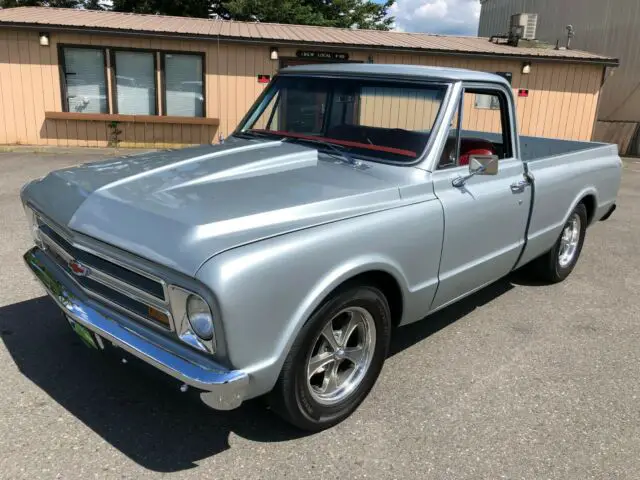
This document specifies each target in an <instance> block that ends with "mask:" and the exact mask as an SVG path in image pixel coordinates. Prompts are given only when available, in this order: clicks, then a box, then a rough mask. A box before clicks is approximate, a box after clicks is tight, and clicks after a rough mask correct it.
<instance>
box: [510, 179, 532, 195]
mask: <svg viewBox="0 0 640 480" xmlns="http://www.w3.org/2000/svg"><path fill="white" fill-rule="evenodd" d="M527 185H529V182H528V181H526V180H520V181H519V182H514V183H512V184H511V191H512V192H513V193H522V192H524V189H525V188H527Z"/></svg>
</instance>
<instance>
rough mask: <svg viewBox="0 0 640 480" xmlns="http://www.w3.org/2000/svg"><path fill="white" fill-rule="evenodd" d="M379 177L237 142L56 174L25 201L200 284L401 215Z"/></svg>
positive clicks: (274, 145)
mask: <svg viewBox="0 0 640 480" xmlns="http://www.w3.org/2000/svg"><path fill="white" fill-rule="evenodd" d="M319 155H320V157H321V158H319ZM380 167H384V166H382V165H380ZM375 168H376V166H370V165H365V166H364V167H360V168H358V167H355V166H354V165H351V164H349V163H346V162H343V161H338V160H336V159H335V158H334V157H332V156H328V155H324V154H319V153H318V151H317V150H316V149H314V148H309V147H307V146H304V145H300V144H292V143H287V142H280V141H265V140H244V139H238V138H231V139H229V140H228V141H227V142H226V143H225V144H223V145H218V146H211V145H207V146H201V147H195V148H188V149H182V150H167V151H161V152H153V153H146V154H142V155H134V156H129V157H122V158H116V159H112V160H107V161H102V162H97V163H91V164H85V165H80V166H77V167H73V168H68V169H63V170H59V171H55V172H52V173H50V174H49V175H47V176H46V177H44V178H43V179H41V180H39V181H35V182H32V183H30V184H29V185H27V186H26V187H25V188H24V190H23V192H22V196H23V202H25V203H31V204H32V205H33V206H34V207H35V208H37V209H38V210H40V211H41V212H42V213H43V214H44V215H46V216H48V217H49V218H50V219H51V220H53V221H54V222H56V223H58V224H59V225H64V226H66V227H67V228H69V229H71V230H73V231H76V232H80V233H82V234H85V235H88V236H90V237H93V238H96V239H98V240H101V241H103V242H106V243H108V244H111V245H114V246H116V247H118V248H121V249H123V250H126V251H129V252H131V253H134V254H136V255H139V256H141V257H143V258H146V259H149V260H151V261H154V262H157V263H160V264H162V265H166V266H168V267H170V268H173V269H175V270H177V271H180V272H182V273H185V274H187V275H195V273H196V272H197V270H198V268H199V267H200V266H201V265H202V264H203V263H204V262H205V261H206V260H207V259H208V258H210V257H211V256H213V255H216V254H218V253H220V252H222V251H225V250H228V249H230V248H234V247H237V246H240V245H244V244H247V243H251V242H255V241H258V240H261V239H264V238H268V237H271V236H274V235H281V234H283V233H287V232H291V231H295V230H299V229H303V228H308V227H312V226H314V225H319V224H322V223H328V222H333V221H336V220H340V219H344V218H348V217H351V216H355V215H362V214H365V213H369V212H373V211H377V210H382V209H386V208H389V207H391V206H393V205H394V204H395V203H397V202H398V201H399V200H400V195H399V192H398V185H397V184H393V182H390V181H387V180H385V179H384V178H379V177H378V176H376V172H375Z"/></svg>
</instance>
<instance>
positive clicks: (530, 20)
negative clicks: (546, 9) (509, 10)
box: [510, 13, 538, 40]
mask: <svg viewBox="0 0 640 480" xmlns="http://www.w3.org/2000/svg"><path fill="white" fill-rule="evenodd" d="M537 26H538V14H537V13H516V14H515V15H511V25H510V31H511V33H512V34H514V35H515V34H519V35H520V38H524V39H525V40H533V39H534V38H536V27H537Z"/></svg>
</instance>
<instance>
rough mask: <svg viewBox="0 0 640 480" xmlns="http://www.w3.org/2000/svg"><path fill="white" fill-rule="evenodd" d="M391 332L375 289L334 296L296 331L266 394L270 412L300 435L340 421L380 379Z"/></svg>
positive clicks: (381, 297) (386, 308)
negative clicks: (271, 409)
mask: <svg viewBox="0 0 640 480" xmlns="http://www.w3.org/2000/svg"><path fill="white" fill-rule="evenodd" d="M390 332H391V315H390V312H389V306H388V304H387V301H386V299H385V297H384V295H383V294H382V292H380V291H379V290H378V289H376V288H373V287H369V286H355V287H352V288H349V289H347V290H342V291H341V292H338V293H336V294H335V295H333V296H332V297H331V298H329V299H328V300H327V301H325V303H324V304H323V305H322V306H321V307H320V308H319V309H318V310H317V311H316V312H315V313H314V314H313V315H312V316H311V318H310V319H309V320H308V321H307V323H306V324H305V325H304V327H303V328H302V330H301V331H300V333H299V335H298V337H297V339H296V341H295V342H294V344H293V346H292V348H291V351H290V352H289V355H288V357H287V359H286V361H285V363H284V366H283V368H282V371H281V373H280V377H279V379H278V382H277V384H276V387H275V388H274V390H273V391H272V392H271V394H270V397H269V399H270V403H271V406H272V408H273V409H274V410H275V411H276V412H277V413H278V414H280V415H281V416H282V417H283V418H284V419H285V420H287V421H289V422H290V423H292V424H294V425H295V426H297V427H299V428H301V429H304V430H309V431H319V430H323V429H325V428H328V427H331V426H333V425H335V424H337V423H339V422H341V421H342V420H344V419H345V418H346V417H348V416H349V415H350V414H351V413H352V412H353V411H354V410H355V409H356V408H357V407H358V406H359V405H360V403H361V402H362V401H363V400H364V399H365V397H366V396H367V394H368V393H369V391H370V390H371V387H373V384H374V383H375V381H376V379H377V378H378V375H379V374H380V370H381V369H382V364H383V363H384V360H385V358H386V356H387V352H388V349H389V338H390Z"/></svg>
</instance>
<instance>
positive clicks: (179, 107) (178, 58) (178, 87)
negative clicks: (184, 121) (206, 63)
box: [164, 53, 204, 117]
mask: <svg viewBox="0 0 640 480" xmlns="http://www.w3.org/2000/svg"><path fill="white" fill-rule="evenodd" d="M164 83H165V108H164V109H165V114H166V115H176V116H180V117H202V116H204V94H203V85H202V57H201V56H200V55H182V54H177V53H166V54H165V55H164Z"/></svg>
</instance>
